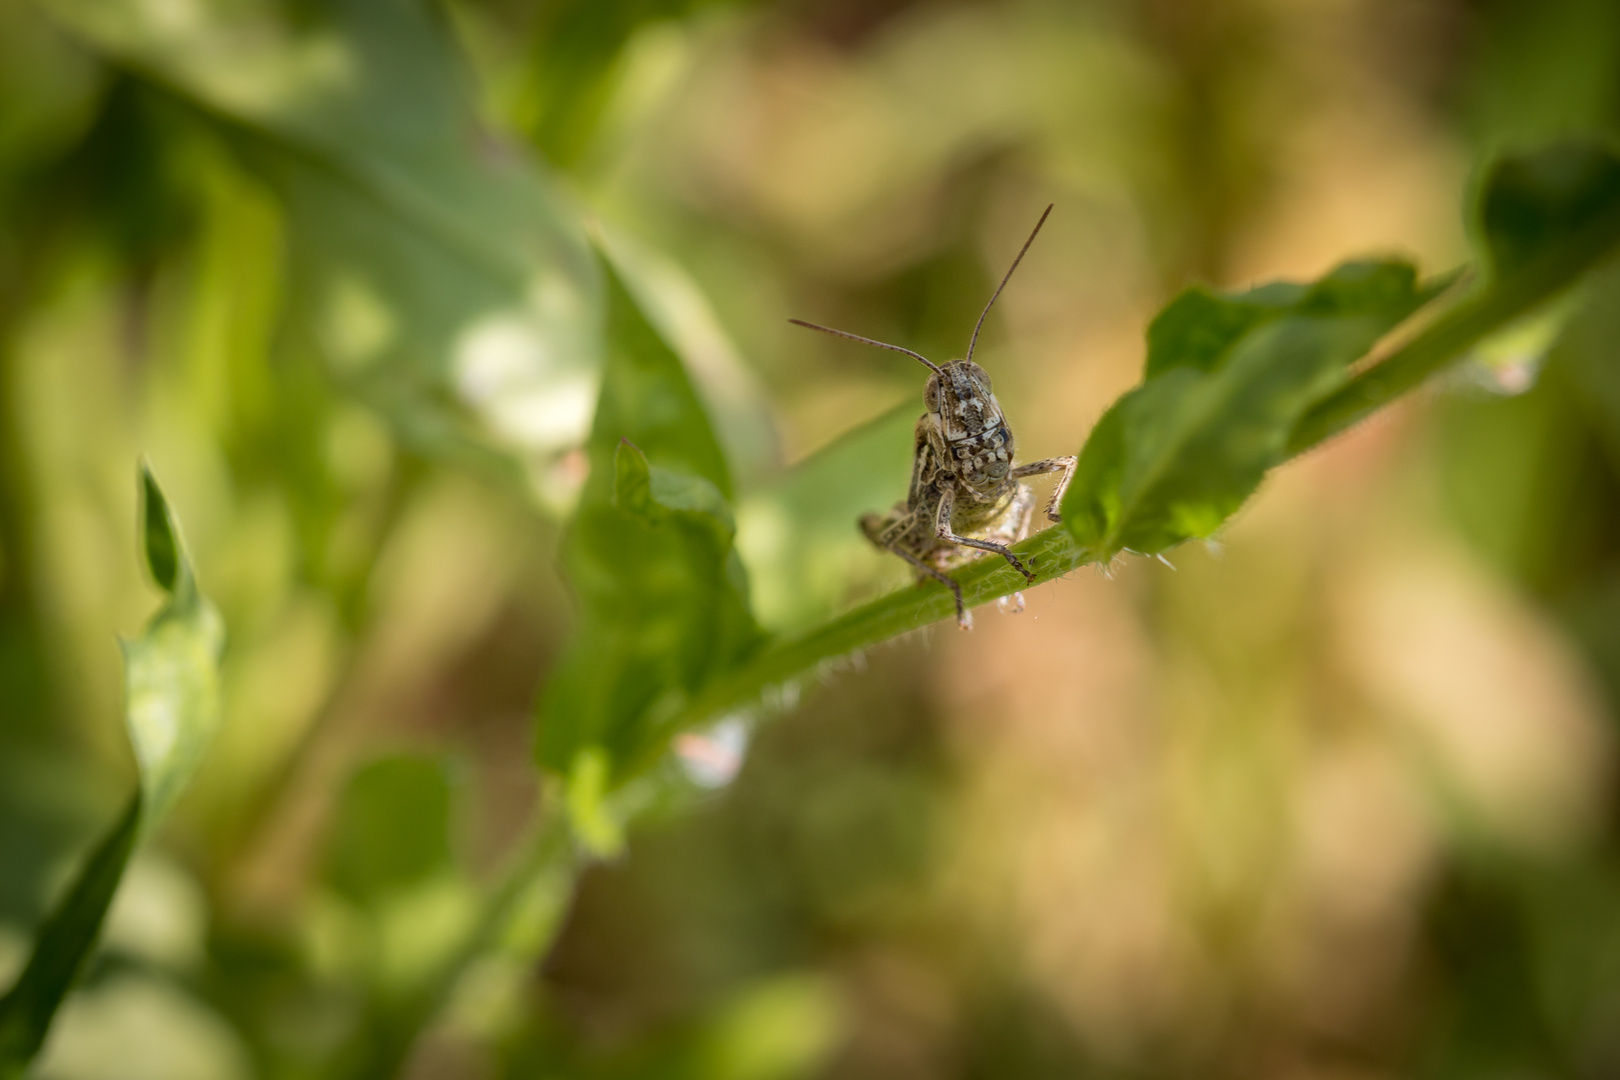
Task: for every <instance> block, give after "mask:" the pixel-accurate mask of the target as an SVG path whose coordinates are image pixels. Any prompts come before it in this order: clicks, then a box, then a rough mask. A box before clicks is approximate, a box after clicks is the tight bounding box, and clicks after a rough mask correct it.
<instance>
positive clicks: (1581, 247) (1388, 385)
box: [1288, 207, 1620, 457]
mask: <svg viewBox="0 0 1620 1080" xmlns="http://www.w3.org/2000/svg"><path fill="white" fill-rule="evenodd" d="M1616 247H1620V207H1617V208H1616V209H1615V210H1614V211H1612V212H1610V213H1609V214H1607V215H1605V216H1604V217H1603V218H1601V219H1599V220H1598V221H1597V222H1596V223H1594V224H1593V225H1592V226H1591V227H1589V228H1588V229H1587V230H1586V231H1585V232H1584V233H1582V234H1581V235H1580V236H1579V237H1578V238H1577V239H1575V240H1574V241H1572V242H1570V243H1569V244H1567V245H1565V246H1563V247H1560V248H1558V249H1557V251H1556V252H1555V253H1554V254H1553V255H1552V256H1551V257H1548V258H1545V259H1542V260H1541V261H1540V262H1538V263H1535V264H1533V265H1531V266H1529V267H1526V268H1524V269H1523V270H1520V271H1518V272H1516V273H1514V274H1513V276H1512V277H1510V278H1508V279H1506V280H1504V281H1499V282H1492V283H1490V284H1488V285H1487V286H1486V287H1485V288H1483V289H1481V290H1480V291H1479V292H1477V293H1475V294H1474V295H1473V296H1470V297H1468V298H1466V299H1464V300H1462V301H1461V302H1459V303H1458V304H1457V305H1456V306H1455V307H1453V308H1452V309H1451V310H1450V311H1447V312H1446V313H1445V314H1443V315H1441V316H1440V317H1439V318H1438V319H1436V320H1435V321H1434V322H1433V323H1431V324H1430V325H1429V326H1428V327H1426V328H1425V329H1424V330H1423V331H1422V332H1421V333H1419V334H1418V335H1417V336H1416V337H1414V338H1412V339H1411V340H1410V341H1408V342H1407V343H1406V344H1405V345H1402V346H1401V347H1400V348H1398V349H1396V350H1395V351H1394V352H1393V353H1391V354H1390V355H1389V356H1388V357H1386V358H1385V359H1384V360H1383V362H1382V363H1379V364H1377V365H1375V366H1374V367H1371V368H1368V369H1367V370H1366V371H1364V372H1362V373H1361V374H1360V375H1358V376H1356V377H1355V378H1354V379H1351V380H1350V382H1348V383H1347V384H1345V385H1344V386H1343V387H1341V388H1340V389H1339V390H1338V391H1337V392H1335V393H1334V394H1333V395H1331V396H1330V397H1328V398H1326V399H1324V400H1323V401H1321V402H1318V403H1317V405H1316V406H1315V407H1314V408H1312V409H1311V410H1310V411H1309V412H1308V413H1306V414H1305V416H1304V417H1303V418H1302V419H1301V420H1300V422H1299V423H1298V424H1297V425H1296V426H1295V428H1294V432H1293V435H1292V437H1290V438H1289V440H1288V453H1289V456H1290V457H1292V456H1294V455H1296V454H1300V453H1303V452H1304V451H1306V450H1309V449H1310V448H1311V447H1313V446H1316V445H1318V444H1319V443H1321V442H1323V441H1325V440H1327V439H1330V438H1332V437H1333V436H1334V435H1337V434H1338V433H1339V432H1341V431H1344V430H1345V429H1346V428H1349V427H1352V426H1354V425H1355V424H1357V423H1359V422H1360V421H1362V420H1364V419H1366V418H1367V417H1368V416H1370V415H1372V414H1373V413H1374V412H1376V411H1378V410H1379V409H1381V408H1383V407H1384V406H1385V405H1388V404H1389V403H1390V402H1392V401H1394V400H1395V399H1396V398H1398V397H1400V396H1401V395H1402V394H1404V393H1406V392H1407V391H1409V390H1412V389H1415V388H1416V387H1417V386H1418V385H1419V384H1420V383H1422V382H1423V381H1424V380H1425V379H1427V378H1429V376H1431V375H1434V374H1436V373H1438V372H1440V371H1441V370H1443V369H1445V368H1446V367H1448V366H1450V365H1451V364H1453V363H1455V362H1457V361H1458V360H1459V359H1461V358H1462V357H1463V356H1465V355H1466V354H1467V353H1468V351H1469V350H1470V349H1472V348H1473V347H1474V346H1475V345H1476V344H1477V343H1478V342H1480V341H1481V340H1483V339H1484V338H1486V337H1488V336H1490V335H1491V334H1493V333H1495V332H1496V331H1498V330H1501V329H1502V328H1504V327H1506V326H1508V325H1509V324H1511V323H1512V322H1514V321H1515V320H1517V319H1520V318H1523V317H1524V316H1525V315H1528V314H1530V313H1531V312H1532V311H1534V310H1535V309H1536V308H1538V307H1540V306H1541V305H1543V304H1545V303H1546V302H1547V301H1549V300H1552V299H1555V298H1556V297H1557V296H1558V295H1559V294H1560V293H1562V292H1564V291H1565V290H1567V289H1569V288H1571V287H1572V286H1574V285H1575V284H1576V283H1577V282H1578V281H1579V280H1580V279H1581V278H1582V277H1584V276H1585V275H1586V273H1587V272H1588V271H1590V270H1593V269H1595V268H1596V267H1597V266H1598V265H1599V264H1600V263H1602V262H1604V261H1605V260H1607V259H1608V258H1609V257H1611V256H1612V255H1613V254H1614V252H1615V249H1616Z"/></svg>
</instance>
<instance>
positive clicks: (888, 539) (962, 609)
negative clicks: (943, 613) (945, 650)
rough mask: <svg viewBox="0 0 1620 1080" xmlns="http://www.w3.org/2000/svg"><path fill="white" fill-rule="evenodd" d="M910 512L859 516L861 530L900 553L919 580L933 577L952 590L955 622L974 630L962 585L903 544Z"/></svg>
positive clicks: (879, 544) (885, 548)
mask: <svg viewBox="0 0 1620 1080" xmlns="http://www.w3.org/2000/svg"><path fill="white" fill-rule="evenodd" d="M912 518H913V515H911V514H903V515H902V514H889V515H886V516H885V515H880V514H867V515H865V516H864V517H862V518H861V522H860V525H861V532H862V533H864V534H865V536H866V538H867V539H868V540H870V541H872V543H873V544H874V545H875V546H877V547H879V548H882V549H883V550H884V551H887V552H891V553H892V554H895V555H898V556H900V557H901V558H902V559H904V560H906V562H908V563H910V564H911V567H912V569H913V570H915V571H916V572H917V577H918V578H919V579H921V578H924V577H930V578H933V579H934V580H935V581H937V582H939V583H940V584H941V585H943V586H945V587H946V588H947V589H949V590H951V597H952V598H953V599H954V600H955V601H956V625H957V626H959V627H961V628H962V629H963V630H971V629H973V613H972V612H971V611H969V610H968V608H967V601H966V600H964V599H963V598H962V586H961V585H959V584H957V582H956V579H955V578H953V577H951V576H950V575H949V574H947V573H945V572H944V571H943V570H940V569H939V568H938V567H934V566H930V565H928V563H926V562H924V561H923V560H922V559H921V558H919V557H918V556H917V555H916V554H914V553H913V552H911V551H908V550H907V549H906V547H905V544H904V540H905V537H906V536H907V535H908V534H909V533H910V532H911V528H910V526H911V522H912Z"/></svg>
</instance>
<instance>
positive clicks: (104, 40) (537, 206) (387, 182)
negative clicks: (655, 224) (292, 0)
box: [46, 0, 599, 460]
mask: <svg viewBox="0 0 1620 1080" xmlns="http://www.w3.org/2000/svg"><path fill="white" fill-rule="evenodd" d="M46 6H47V7H48V8H49V9H50V10H51V11H52V12H53V13H54V14H55V15H56V16H57V17H58V19H59V20H60V21H62V22H63V23H64V24H65V25H66V26H67V27H68V28H69V29H70V30H72V31H73V32H74V33H75V34H76V35H77V36H78V37H80V38H81V39H82V40H84V41H85V42H87V43H88V44H89V45H91V46H92V47H93V48H95V49H96V50H98V51H100V52H102V53H104V54H106V55H107V56H108V57H109V58H111V59H112V60H114V61H115V62H117V63H120V64H122V65H124V66H126V67H128V68H130V69H131V70H133V71H135V72H136V73H138V74H140V75H142V76H143V77H144V78H146V79H148V80H150V81H151V82H153V83H156V84H158V85H160V86H163V87H166V88H167V89H168V90H170V91H171V92H173V93H175V94H178V95H179V96H180V97H182V98H183V99H185V100H187V101H189V102H191V103H192V104H194V105H195V106H197V107H198V108H199V109H200V110H201V112H203V113H204V114H206V115H207V116H208V117H210V118H211V119H212V120H213V122H214V123H215V124H216V125H217V126H218V127H219V129H220V130H221V131H223V133H224V134H225V135H226V136H227V138H228V140H229V142H230V143H231V144H232V145H233V146H234V147H235V148H236V149H237V150H239V151H240V153H241V155H242V156H243V158H244V160H245V162H246V163H247V164H248V166H249V167H250V168H251V170H252V171H253V172H254V173H255V174H257V175H259V176H262V177H264V178H265V179H267V180H268V181H269V182H270V183H272V184H273V185H274V186H275V188H276V190H277V191H278V192H279V194H280V195H281V197H282V200H283V202H284V203H285V205H286V207H287V212H288V240H289V254H290V256H291V260H292V269H291V273H290V274H289V275H288V280H289V281H291V282H292V283H293V285H294V295H293V296H292V297H291V301H292V303H293V309H294V312H295V315H296V322H297V326H298V329H299V330H300V331H301V332H300V334H299V335H298V340H309V341H313V342H314V343H316V345H317V346H318V348H319V349H320V351H321V353H322V354H323V355H324V357H325V358H326V360H327V362H328V366H329V367H330V369H331V370H332V371H333V372H334V374H335V375H336V376H337V378H338V379H339V381H340V382H341V383H343V384H344V385H345V386H347V387H348V388H349V389H350V391H351V392H353V393H354V394H356V395H358V396H359V397H360V398H362V399H363V400H365V401H367V402H369V403H370V404H371V405H373V406H375V407H376V408H378V409H380V410H382V411H383V412H384V413H385V414H386V415H387V416H388V417H389V418H390V419H391V420H392V422H393V424H394V426H395V428H396V429H397V431H398V433H399V434H400V435H401V437H403V438H405V439H406V440H408V441H410V442H412V443H413V444H415V445H416V446H418V447H419V448H422V449H426V450H431V451H436V452H440V453H449V454H459V455H463V456H465V455H468V454H472V455H475V456H478V457H479V458H480V459H482V460H491V458H490V455H489V450H488V448H489V447H490V446H491V445H493V446H495V447H498V448H500V449H501V450H503V451H511V452H515V453H517V454H519V455H521V456H527V457H531V458H534V459H536V460H538V459H540V458H542V457H544V456H545V455H548V454H550V453H552V452H555V451H557V450H560V449H564V448H567V447H571V446H574V445H577V444H578V442H579V441H580V439H581V438H583V436H584V435H585V432H586V428H587V426H588V424H589V419H590V408H591V402H592V400H593V398H594V394H595V389H596V384H597V378H598V369H599V363H598V361H599V348H598V343H597V331H598V319H599V297H598V283H597V280H596V274H595V269H594V265H593V263H592V260H591V257H590V253H589V250H588V247H587V245H586V242H585V239H584V235H583V232H582V230H581V229H580V228H579V227H578V224H577V221H576V217H577V215H576V214H575V212H574V211H573V209H572V208H571V207H570V206H569V205H568V204H567V203H566V201H565V200H564V199H563V198H562V197H561V196H560V195H559V194H558V193H557V192H556V191H554V190H553V188H552V186H551V185H550V183H549V181H548V180H547V179H546V178H545V177H544V176H543V175H542V174H541V173H540V171H539V170H538V169H537V168H536V167H535V166H534V164H533V163H532V162H530V161H528V160H527V159H526V158H525V157H524V155H523V154H521V153H519V152H517V151H516V150H515V149H514V148H512V147H510V146H508V145H505V144H503V143H502V142H501V141H500V140H499V139H497V138H496V137H494V136H493V135H492V134H491V133H490V132H489V131H487V130H485V129H484V128H483V127H481V126H480V124H479V123H478V121H477V118H476V117H475V115H474V112H473V109H472V107H471V106H470V104H469V102H468V101H467V100H466V94H465V93H464V89H465V87H464V81H465V80H464V74H463V72H462V71H461V70H460V69H459V67H458V61H457V58H456V55H455V53H454V50H453V49H452V47H451V44H450V41H449V38H448V35H447V33H446V28H445V26H444V24H443V20H442V19H441V18H439V17H438V15H437V14H436V13H435V12H433V11H432V10H430V9H429V8H428V7H427V5H426V4H424V3H422V2H420V0H334V2H332V3H325V4H297V5H283V4H269V3H245V4H198V5H190V6H188V7H187V8H186V11H185V14H184V17H181V18H175V17H172V15H166V14H164V9H162V8H161V6H160V5H159V6H154V5H152V4H147V3H138V2H136V0H46Z"/></svg>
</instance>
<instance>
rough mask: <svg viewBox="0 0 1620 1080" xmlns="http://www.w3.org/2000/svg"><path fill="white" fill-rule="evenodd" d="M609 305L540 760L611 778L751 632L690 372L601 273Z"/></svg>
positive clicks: (717, 461) (720, 477)
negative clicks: (564, 638)
mask: <svg viewBox="0 0 1620 1080" xmlns="http://www.w3.org/2000/svg"><path fill="white" fill-rule="evenodd" d="M609 310H610V318H609V331H608V333H609V337H608V362H607V369H606V372H605V375H604V380H603V387H602V395H601V400H600V403H599V404H598V407H597V414H596V422H595V426H594V427H593V429H592V432H591V438H590V442H589V454H590V467H591V473H590V477H589V479H588V480H587V482H586V485H585V491H584V493H583V495H582V497H581V500H580V505H579V510H578V512H577V514H576V516H575V519H574V521H573V523H572V524H571V525H570V527H569V532H568V536H567V539H566V540H565V542H564V552H563V566H564V570H565V571H566V573H567V576H568V578H569V581H570V582H571V584H572V585H573V587H574V590H575V592H576V594H577V595H578V598H579V602H580V606H581V609H582V611H581V617H580V623H579V626H578V629H577V630H576V632H575V635H574V639H573V641H572V642H571V643H570V645H569V646H568V648H567V650H566V651H565V652H564V655H563V656H562V658H561V659H560V661H559V663H558V665H557V668H556V671H555V674H554V675H553V677H552V678H551V680H550V682H549V683H548V685H547V687H546V692H545V696H544V700H543V701H542V704H541V711H540V712H541V718H540V738H539V755H540V761H541V763H542V764H543V765H545V766H546V768H548V769H550V770H552V771H553V772H555V773H557V774H560V775H564V776H567V775H569V774H571V773H572V772H574V770H575V767H576V764H577V761H578V759H579V755H581V754H582V753H595V752H601V753H605V755H606V772H607V773H608V775H609V776H611V777H616V776H617V775H618V774H619V772H620V770H621V767H622V766H623V764H624V763H625V762H627V761H630V760H632V759H636V758H638V757H640V756H641V755H643V754H645V753H646V752H648V751H649V750H651V749H653V746H652V745H651V742H650V740H651V738H652V735H651V733H652V732H653V731H654V730H655V727H654V719H655V717H656V716H657V715H665V714H668V713H671V712H673V711H675V710H677V709H678V708H679V707H680V706H681V704H682V703H683V702H684V701H685V699H686V698H687V697H688V696H689V695H690V694H692V693H694V692H695V691H696V690H697V689H698V688H699V687H701V686H702V685H703V684H704V683H705V682H706V681H708V680H709V679H710V678H711V677H712V676H714V675H715V674H717V673H718V672H720V671H723V670H725V669H727V668H728V667H730V666H732V665H733V664H735V663H736V662H737V661H738V660H739V659H740V658H741V657H743V656H744V655H746V654H747V652H748V651H749V650H750V649H751V648H752V647H753V645H754V643H755V642H756V641H757V639H758V637H759V631H758V630H757V628H756V627H755V624H754V620H753V617H752V615H751V614H750V613H749V609H748V601H747V583H746V581H745V578H744V574H743V569H742V563H741V560H739V559H738V557H737V554H736V552H735V551H734V550H733V544H732V540H733V535H734V532H735V527H734V525H733V522H732V518H731V514H730V511H729V509H728V505H727V503H728V499H729V497H730V493H731V479H730V473H729V470H728V469H727V467H726V462H725V458H724V455H723V454H722V452H721V450H720V445H719V443H718V441H717V440H716V439H715V436H714V433H713V432H712V430H711V429H710V427H709V423H708V420H707V418H706V416H705V414H704V410H703V408H702V406H701V404H700V403H699V401H698V398H697V395H696V393H695V392H694V390H693V388H692V384H691V381H690V380H689V379H688V378H687V375H686V372H685V371H684V370H683V368H682V366H681V363H680V360H679V359H678V358H677V357H676V355H675V353H674V352H673V351H672V350H671V349H670V347H669V345H668V344H667V343H666V342H665V341H664V340H663V338H662V337H660V336H659V334H658V332H657V331H656V330H654V328H653V327H652V325H651V324H650V323H649V322H648V321H647V320H646V318H645V317H644V316H643V315H642V314H641V312H640V310H639V309H638V308H637V306H636V303H635V301H634V299H633V298H632V297H631V295H630V294H629V292H628V291H626V289H625V288H624V286H623V285H621V284H620V282H619V280H618V278H617V276H616V275H614V274H612V273H611V272H610V273H609ZM598 786H600V787H602V788H603V789H604V790H605V789H606V787H608V786H610V785H609V784H607V783H603V784H600V785H598Z"/></svg>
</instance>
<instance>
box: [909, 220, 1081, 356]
mask: <svg viewBox="0 0 1620 1080" xmlns="http://www.w3.org/2000/svg"><path fill="white" fill-rule="evenodd" d="M1051 212H1052V204H1051V203H1047V204H1046V209H1045V210H1043V211H1042V212H1041V220H1039V221H1037V222H1036V223H1035V228H1034V230H1033V231H1032V232H1031V233H1030V234H1029V239H1028V240H1025V241H1024V246H1023V247H1021V248H1019V249H1018V258H1016V259H1014V260H1013V264H1012V265H1011V266H1009V267H1007V275H1006V277H1003V278H1002V279H1001V284H1000V285H997V286H996V291H995V292H994V293H992V294H991V295H990V303H988V304H986V305H984V310H983V311H982V312H980V313H979V321H978V322H977V323H975V324H974V326H973V337H971V338H969V339H968V351H967V357H966V359H967V360H972V359H973V346H975V345H977V344H978V343H979V330H980V329H981V328H982V327H983V326H984V317H985V316H986V315H988V314H990V309H991V308H992V307H994V306H995V303H996V297H998V296H1000V295H1001V290H1002V289H1005V288H1006V287H1007V282H1008V281H1009V280H1011V279H1012V276H1013V271H1014V270H1016V269H1018V264H1019V263H1021V262H1023V261H1024V252H1026V251H1028V250H1029V245H1031V244H1033V243H1034V242H1035V234H1036V233H1038V232H1040V231H1041V226H1042V225H1045V224H1046V215H1048V214H1050V213H1051ZM891 348H892V346H891Z"/></svg>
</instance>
